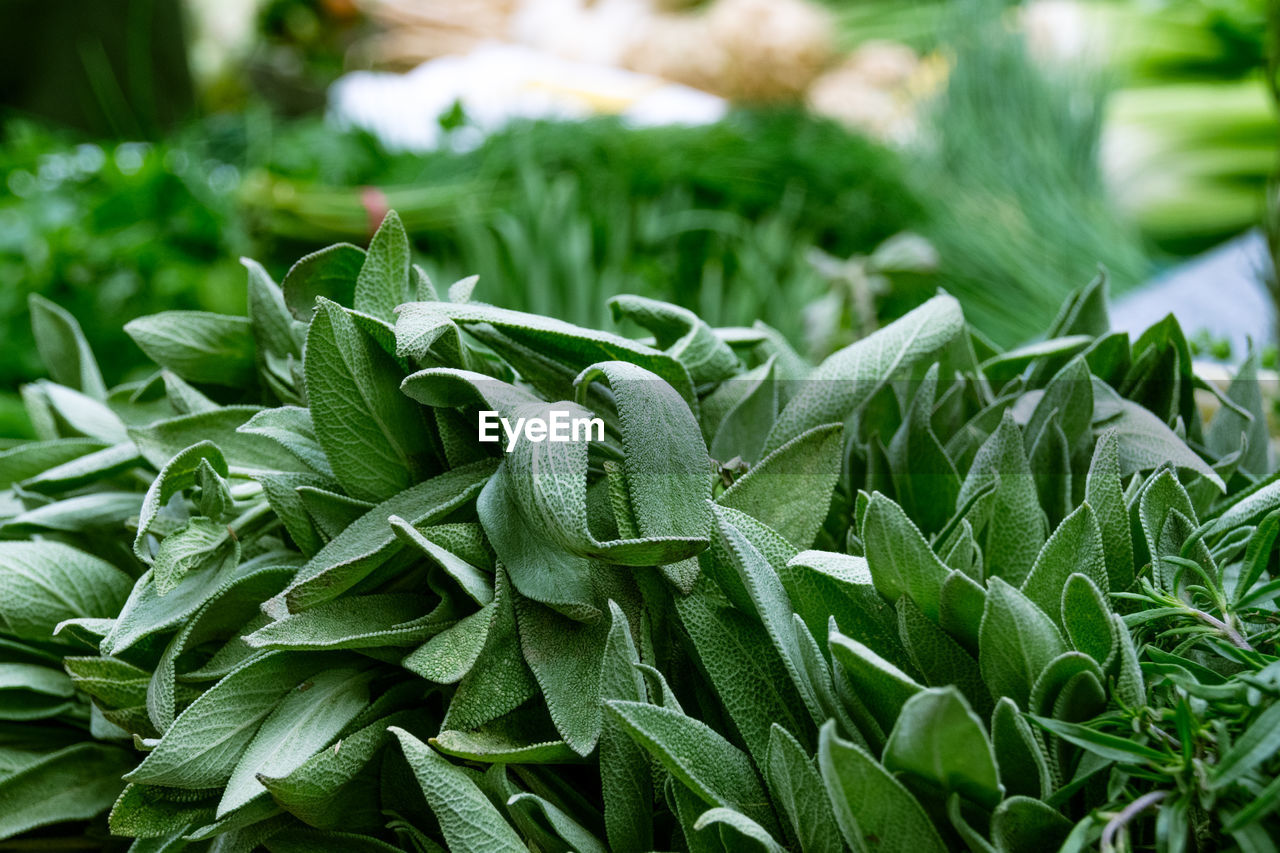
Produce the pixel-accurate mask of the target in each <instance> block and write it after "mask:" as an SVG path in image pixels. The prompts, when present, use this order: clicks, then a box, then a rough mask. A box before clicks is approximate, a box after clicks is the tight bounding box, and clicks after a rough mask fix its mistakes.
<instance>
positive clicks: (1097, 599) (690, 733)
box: [0, 217, 1280, 853]
mask: <svg viewBox="0 0 1280 853" xmlns="http://www.w3.org/2000/svg"><path fill="white" fill-rule="evenodd" d="M247 266H248V268H249V300H248V303H249V311H248V316H247V317H227V316H217V315H210V314H202V313H192V312H169V313H164V314H158V315H155V316H152V317H148V318H144V319H142V320H138V321H135V322H133V323H131V324H130V325H129V327H128V332H129V334H130V335H131V336H132V337H133V339H134V340H135V341H136V342H137V343H138V345H139V346H140V347H141V348H142V349H143V350H144V351H145V352H146V353H147V354H148V355H149V356H150V357H151V358H152V359H153V360H154V361H155V362H156V363H157V364H158V365H159V367H160V369H159V371H158V372H156V373H155V374H154V376H152V377H151V378H149V379H145V380H143V381H140V382H134V383H131V384H127V385H123V386H120V387H117V388H113V389H109V390H108V389H107V388H105V387H104V384H103V382H102V380H101V377H100V374H99V372H98V369H97V366H96V364H95V362H94V359H93V356H92V354H91V353H90V352H89V349H88V347H87V346H86V345H85V344H84V340H83V337H82V336H81V334H80V331H79V327H78V326H77V324H76V322H75V321H74V320H73V319H72V318H71V317H70V315H68V314H66V313H65V312H63V311H61V310H60V309H58V308H56V307H54V306H53V305H51V304H49V303H46V302H43V301H40V300H38V299H37V300H36V301H35V302H34V303H33V306H32V309H33V314H34V319H35V328H36V333H37V336H38V339H39V346H40V352H41V354H42V355H43V356H44V357H45V360H46V362H47V363H48V367H49V372H50V374H51V377H52V379H51V380H50V381H45V382H39V383H36V384H34V385H32V386H29V387H27V388H26V389H25V391H24V396H25V399H26V403H27V405H28V408H29V411H30V414H31V417H32V420H33V422H34V423H35V424H36V426H37V428H38V430H39V434H40V436H41V439H40V440H39V441H36V442H32V443H29V444H26V445H22V446H19V447H16V448H14V449H12V450H9V451H6V452H5V453H3V454H0V479H2V480H3V485H4V486H5V487H6V488H7V489H8V491H7V492H6V493H5V496H4V498H3V503H2V504H0V519H3V521H2V524H0V536H3V538H4V541H0V589H2V590H3V593H4V594H3V595H0V629H2V631H3V639H0V660H2V661H3V663H0V719H3V722H2V723H0V733H2V734H0V837H12V836H15V835H19V834H23V833H32V835H34V836H38V837H41V838H46V839H47V838H54V839H66V838H67V837H68V836H72V835H77V834H83V835H84V836H85V837H86V838H88V839H89V843H90V844H94V843H101V844H103V845H107V846H110V845H113V844H116V843H119V844H121V846H123V845H126V844H129V843H130V842H129V840H128V839H129V838H133V839H137V840H136V841H133V842H132V847H131V848H130V849H132V850H134V851H139V852H140V853H141V851H177V850H219V851H222V850H245V851H249V850H256V849H262V848H265V849H267V850H270V851H274V853H288V852H289V851H313V850H335V851H338V850H341V851H378V850H417V851H433V850H438V849H440V848H441V847H442V846H443V847H446V848H448V849H452V850H477V851H490V850H525V849H527V848H532V849H536V850H541V851H553V850H577V851H598V850H603V849H615V850H620V851H639V850H650V849H687V850H690V851H716V850H743V849H753V848H761V849H766V850H774V851H776V850H779V849H786V850H799V851H805V853H809V851H838V850H842V849H845V848H852V849H854V850H909V851H912V853H925V851H932V850H946V849H963V848H966V847H967V848H969V849H972V850H975V851H979V853H985V852H986V851H990V850H1001V851H1005V850H1008V851H1023V850H1025V851H1042V850H1048V849H1053V848H1055V847H1058V846H1060V845H1061V846H1064V847H1065V848H1067V849H1084V848H1088V847H1092V846H1094V845H1101V846H1102V847H1104V848H1106V849H1118V848H1122V847H1125V846H1128V847H1129V848H1131V849H1150V848H1156V849H1161V850H1191V849H1225V848H1228V847H1231V846H1238V847H1239V848H1240V849H1243V850H1249V851H1253V850H1269V849H1275V846H1276V841H1275V838H1276V837H1277V836H1278V835H1280V819H1278V818H1277V817H1276V816H1275V814H1274V811H1275V808H1276V807H1277V806H1278V805H1280V782H1276V781H1275V780H1276V777H1277V773H1278V771H1280V759H1277V757H1276V750H1277V745H1278V743H1280V703H1277V702H1276V701H1275V698H1276V695H1277V692H1280V664H1277V662H1276V661H1277V657H1276V634H1277V627H1276V626H1277V619H1276V610H1275V604H1274V599H1275V597H1276V596H1277V595H1278V594H1280V580H1277V579H1276V574H1277V571H1276V562H1275V559H1274V554H1273V552H1274V550H1275V548H1274V546H1275V541H1276V537H1277V533H1278V532H1280V484H1278V483H1277V482H1276V481H1275V480H1274V478H1273V477H1272V476H1271V472H1270V467H1271V466H1270V461H1269V448H1268V436H1267V430H1266V425H1265V419H1264V417H1263V411H1262V408H1261V398H1260V396H1259V394H1258V391H1257V385H1256V382H1255V381H1254V379H1253V376H1252V374H1251V370H1252V364H1247V365H1246V367H1245V370H1244V371H1242V374H1241V376H1240V377H1239V378H1238V379H1237V380H1236V381H1235V383H1233V384H1232V386H1231V388H1230V389H1229V391H1228V392H1227V393H1225V394H1218V397H1219V406H1218V408H1217V412H1216V414H1215V415H1214V416H1213V418H1212V420H1211V421H1210V422H1209V423H1208V424H1207V425H1205V424H1203V423H1202V421H1201V417H1200V413H1199V409H1198V407H1197V400H1196V394H1197V393H1200V394H1201V396H1202V397H1203V396H1204V395H1205V394H1210V393H1215V392H1212V390H1211V389H1207V388H1202V387H1201V384H1200V383H1199V382H1198V381H1197V380H1196V378H1195V377H1194V375H1193V374H1192V372H1191V364H1190V359H1189V354H1188V348H1187V345H1186V342H1185V340H1184V339H1183V336H1182V333H1181V332H1180V330H1179V329H1178V328H1177V326H1176V324H1174V323H1173V321H1172V320H1169V321H1166V322H1163V323H1161V324H1159V325H1157V326H1155V327H1153V328H1152V329H1150V330H1149V331H1148V332H1146V333H1145V334H1144V335H1142V336H1141V337H1140V338H1139V339H1138V340H1137V341H1136V342H1131V341H1129V340H1128V338H1127V336H1125V335H1124V334H1117V333H1109V332H1108V329H1107V319H1106V311H1105V284H1104V282H1102V281H1101V280H1099V281H1097V282H1094V283H1093V284H1091V285H1089V286H1088V287H1086V288H1085V289H1084V290H1082V291H1080V292H1079V293H1077V294H1076V295H1075V296H1074V297H1073V298H1072V299H1071V300H1070V301H1069V302H1068V303H1067V304H1066V306H1065V307H1064V308H1063V311H1062V313H1061V315H1060V316H1059V318H1058V320H1057V321H1056V322H1055V323H1054V325H1053V327H1052V328H1051V329H1050V330H1049V334H1048V335H1047V338H1046V340H1045V341H1044V342H1042V343H1039V344H1036V345H1034V346H1031V347H1027V348H1024V349H1021V350H1016V351H1013V352H1005V353H996V352H991V351H988V350H987V349H986V348H985V347H984V345H983V344H982V343H981V342H980V339H978V338H975V337H974V336H972V335H970V334H969V332H968V330H967V328H966V326H965V324H964V321H963V318H962V316H961V313H960V310H959V307H958V305H957V303H956V302H955V301H954V300H953V299H951V298H950V297H948V296H945V295H942V296H937V297H935V298H934V299H932V300H930V301H929V302H927V303H925V304H924V305H922V306H921V307H919V308H918V309H916V310H915V311H913V312H911V313H910V314H908V315H907V316H905V317H903V318H902V319H901V320H899V321H897V322H895V323H894V324H892V325H890V326H888V327H886V328H885V329H883V330H881V331H880V332H878V333H876V334H875V335H873V336H871V337H868V338H866V339H864V340H862V341H860V342H858V343H856V344H854V345H852V346H850V347H848V348H846V349H844V350H841V351H839V352H837V353H835V354H834V355H832V356H831V357H830V358H828V359H827V360H826V361H825V362H823V363H822V364H821V365H819V366H817V367H811V366H810V365H808V364H806V363H805V362H804V361H803V360H802V359H801V358H799V357H798V356H797V355H796V354H795V353H794V352H793V351H792V350H791V349H790V348H789V347H788V346H787V344H786V343H785V341H784V340H783V339H782V338H781V337H780V336H779V335H777V334H776V333H775V332H773V331H772V330H771V329H769V328H768V327H767V326H764V325H762V324H757V325H756V326H755V327H753V328H749V329H747V328H734V329H715V328H711V327H709V326H708V325H706V324H705V323H703V322H702V321H701V320H700V319H699V318H698V317H696V316H694V315H693V314H691V313H690V312H688V311H687V310H684V309H681V308H678V307H674V306H671V305H667V304H664V303H659V302H654V301H652V300H648V299H641V298H636V297H620V298H617V299H615V300H614V301H613V302H612V309H613V312H614V315H615V317H616V318H617V319H618V320H619V321H623V322H626V323H632V324H635V325H638V326H639V327H642V328H643V329H645V330H647V331H648V332H649V333H650V334H651V335H652V337H651V338H650V339H648V340H647V341H643V342H642V341H639V340H635V339H632V338H627V337H622V336H619V335H618V334H614V333H610V332H602V331H595V330H591V329H585V328H579V327H575V326H571V325H568V324H566V323H563V322H560V321H557V320H554V319H550V318H546V317H539V316H536V315H529V314H522V313H517V312H513V311H509V310H504V309H501V308H496V307H492V306H489V305H485V304H482V303H478V302H475V301H473V300H472V298H471V297H472V289H473V287H474V281H463V282H459V283H457V284H455V285H453V286H452V287H451V288H449V290H448V293H447V296H446V297H445V298H441V296H440V295H439V294H438V293H437V292H436V290H435V289H434V287H433V286H432V284H431V283H430V282H429V281H428V280H427V278H426V277H425V276H424V275H423V274H422V273H421V272H420V271H419V270H418V269H417V268H416V267H414V266H412V264H411V262H410V256H409V250H408V244H407V241H406V239H405V236H404V233H403V230H402V229H401V228H400V227H399V221H398V220H397V219H396V218H395V217H390V218H389V219H388V220H387V222H386V223H384V225H383V228H382V229H381V230H380V231H379V233H378V235H377V236H376V237H375V238H374V240H373V243H372V245H371V246H370V248H369V250H368V252H367V253H366V252H363V251H361V250H359V249H356V248H354V247H351V246H335V247H332V248H330V249H327V250H325V251H322V252H319V253H317V254H314V255H311V256H309V257H307V258H304V259H303V260H302V261H300V262H299V263H298V264H297V265H296V266H295V267H294V268H293V270H292V271H291V272H290V273H289V275H288V277H287V278H286V279H285V281H284V282H283V286H282V287H280V286H277V285H276V284H274V283H273V282H272V281H270V280H269V278H268V277H267V275H266V274H265V273H264V271H263V270H262V269H261V268H260V267H258V266H257V265H256V264H253V263H252V262H249V263H247ZM348 293H351V294H353V300H352V303H351V304H352V305H353V306H354V307H353V308H347V307H345V305H344V304H343V303H344V301H345V296H346V294H348ZM480 410H485V411H496V412H498V413H500V414H501V415H502V416H503V417H506V418H508V419H509V420H510V421H511V422H513V423H514V422H516V421H517V420H518V419H519V418H522V417H523V418H526V419H530V418H534V417H546V416H547V415H548V414H549V412H550V411H552V410H559V411H567V412H570V413H573V414H575V415H586V414H590V415H591V416H593V417H599V418H601V419H603V420H604V421H605V423H606V426H607V435H606V438H605V440H604V441H596V442H590V443H588V442H582V441H578V442H567V443H553V442H535V441H531V440H520V441H517V442H516V443H515V444H514V445H513V446H512V447H511V448H510V449H509V450H506V449H505V448H504V446H503V445H501V444H492V443H483V442H480V441H479V440H478V434H477V428H476V426H477V412H478V411H480ZM713 459H714V460H717V461H715V462H713V461H712V460H713ZM108 813H109V817H106V818H104V815H107V814H108ZM83 821H88V823H77V822H83ZM107 827H109V829H110V832H111V833H112V834H113V835H114V836H116V837H123V838H124V840H123V841H119V842H118V841H117V839H108V837H107V833H106V828H107ZM53 843H59V842H57V841H56V840H55V842H53ZM67 843H71V842H67ZM75 843H81V842H78V841H77V842H75Z"/></svg>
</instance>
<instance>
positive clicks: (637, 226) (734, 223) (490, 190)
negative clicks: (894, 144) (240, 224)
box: [244, 111, 927, 340]
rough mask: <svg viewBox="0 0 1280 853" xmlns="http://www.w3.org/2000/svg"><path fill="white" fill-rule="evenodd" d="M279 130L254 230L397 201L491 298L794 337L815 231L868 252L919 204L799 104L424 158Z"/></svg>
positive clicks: (913, 218) (425, 237)
mask: <svg viewBox="0 0 1280 853" xmlns="http://www.w3.org/2000/svg"><path fill="white" fill-rule="evenodd" d="M466 132H467V129H465V128H464V130H463V131H461V132H460V133H459V138H461V137H462V134H463V133H466ZM289 134H290V140H294V139H305V140H306V144H297V142H295V141H290V142H288V143H286V141H285V140H284V139H280V138H277V139H275V140H273V141H272V142H271V145H270V150H269V152H267V153H266V156H265V160H264V162H265V164H266V167H265V168H264V169H262V170H260V171H257V172H254V173H253V174H251V175H250V176H249V178H248V181H247V182H246V185H245V189H244V197H245V200H246V202H247V206H248V208H249V210H250V214H251V216H252V217H253V219H254V221H255V222H256V223H257V226H258V227H259V228H260V229H261V230H263V231H265V232H269V233H271V234H274V235H280V236H282V237H286V238H293V239H295V240H297V241H299V242H301V243H303V244H308V243H310V242H311V241H315V240H332V239H347V240H356V241H359V240H362V239H364V238H365V236H366V235H367V232H368V229H369V225H370V221H371V219H372V221H373V222H374V223H376V222H377V221H378V214H379V213H380V210H379V208H380V207H383V206H385V207H393V208H395V209H396V210H397V211H399V212H400V213H401V216H402V218H403V220H404V222H405V225H406V228H407V229H408V230H409V232H410V234H411V235H412V237H413V239H414V242H415V245H416V248H417V249H418V251H419V253H420V254H421V255H422V256H423V258H424V259H425V264H424V265H425V266H426V267H427V268H428V269H429V270H430V271H431V272H432V273H433V275H435V276H436V277H438V278H440V279H441V280H452V279H453V278H457V277H460V276H462V275H464V274H468V273H478V274H479V275H480V277H481V280H482V281H483V282H484V286H485V288H486V290H487V291H489V292H491V293H495V294H497V295H496V296H495V297H494V298H495V300H500V301H501V302H502V303H503V304H506V305H513V306H518V307H519V308H522V309H527V310H532V311H537V312H539V313H543V314H548V315H552V316H556V317H561V318H563V319H566V320H570V321H572V322H578V323H588V324H599V323H601V322H604V321H605V320H606V319H607V313H605V312H604V310H603V309H602V308H601V306H602V304H603V303H602V302H601V299H602V298H607V297H609V296H612V295H615V294H618V293H622V292H637V293H643V294H646V295H649V296H655V297H659V298H662V299H665V300H669V301H672V302H675V303H678V304H680V305H683V306H685V307H688V308H691V309H694V310H697V311H698V312H699V313H700V314H702V315H703V316H706V317H709V318H711V319H712V320H713V321H714V322H717V323H722V324H742V323H749V322H750V321H751V320H753V319H754V318H756V317H758V316H766V317H769V318H770V320H771V322H773V323H775V324H776V325H777V327H778V328H779V329H780V330H781V331H783V332H784V333H786V334H788V335H789V336H792V337H793V338H794V339H796V340H799V338H800V336H801V334H802V327H803V323H802V318H801V312H800V308H801V307H802V306H803V305H805V304H807V303H808V302H810V301H812V300H813V299H816V298H819V297H820V296H821V295H822V294H823V293H825V292H826V288H825V285H824V284H823V282H822V280H821V277H820V276H819V275H818V274H817V273H816V272H815V271H814V270H813V269H812V268H811V266H810V265H809V263H808V261H807V259H806V253H807V251H808V249H809V247H810V246H813V245H817V246H820V247H822V248H823V249H824V250H826V251H828V252H831V253H832V254H835V255H838V256H841V257H847V256H849V255H852V254H854V253H858V252H868V251H870V250H871V249H872V248H873V247H874V246H876V245H877V244H878V243H879V242H881V241H883V240H884V239H886V238H887V237H889V236H891V235H893V234H895V233H897V232H899V231H901V230H903V229H905V228H909V227H912V226H915V225H917V224H919V223H920V222H922V221H923V220H924V219H925V218H926V216H927V214H926V213H925V210H924V205H923V204H922V202H921V200H920V195H919V193H918V192H917V190H916V188H915V185H914V183H913V180H912V179H911V177H910V176H909V174H908V173H907V171H906V168H905V166H904V164H903V163H902V162H901V159H900V158H899V157H898V156H897V155H895V154H894V153H893V152H891V151H889V150H887V149H885V148H883V147H882V146H879V145H877V144H876V143H873V142H871V141H869V140H867V139H864V138H862V137H859V136H857V135H855V134H852V133H850V132H848V131H846V130H844V129H843V128H841V127H839V126H838V125H836V124H834V123H832V122H830V121H827V120H824V119H818V118H814V117H810V116H806V115H804V114H803V113H799V112H746V111H744V112H740V113H736V114H734V115H733V116H731V117H730V118H729V119H728V120H727V121H725V122H721V123H718V124H715V125H710V126H704V127H665V128H653V129H628V128H625V127H623V126H622V125H621V124H620V123H619V122H618V121H616V120H614V119H599V120H593V121H588V122H544V123H532V124H521V125H515V126H512V127H511V128H509V129H507V130H505V131H502V132H500V133H497V134H495V135H493V136H491V137H489V138H488V139H487V140H485V141H484V142H483V143H482V144H481V145H480V146H479V147H478V148H476V149H474V150H472V151H469V152H466V153H457V152H456V151H451V150H443V151H438V152H432V153H427V154H423V155H396V154H388V153H385V152H382V151H381V150H380V148H379V147H378V145H377V144H376V142H374V141H373V140H372V139H370V138H369V137H367V136H364V135H362V134H358V133H347V134H335V133H333V132H332V130H331V129H328V128H322V127H319V126H312V127H306V126H301V127H297V128H294V129H292V130H290V131H289ZM312 143H314V144H312ZM365 185H371V186H376V187H377V190H376V192H373V191H371V190H370V189H368V187H366V186H365ZM303 247H305V245H304V246H303ZM295 248H298V247H297V246H295ZM906 307H910V306H909V305H908V306H906ZM901 310H905V308H902V309H899V310H898V311H897V313H901Z"/></svg>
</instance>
